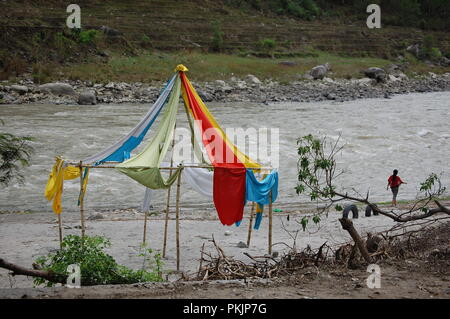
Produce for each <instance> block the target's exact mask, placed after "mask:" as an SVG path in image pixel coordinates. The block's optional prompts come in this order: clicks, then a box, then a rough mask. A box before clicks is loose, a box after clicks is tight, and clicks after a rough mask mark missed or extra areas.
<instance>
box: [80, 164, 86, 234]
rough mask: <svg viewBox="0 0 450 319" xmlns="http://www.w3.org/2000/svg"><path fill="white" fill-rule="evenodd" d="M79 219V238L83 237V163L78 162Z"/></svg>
mask: <svg viewBox="0 0 450 319" xmlns="http://www.w3.org/2000/svg"><path fill="white" fill-rule="evenodd" d="M80 219H81V237H84V234H85V227H84V181H83V163H82V162H81V161H80Z"/></svg>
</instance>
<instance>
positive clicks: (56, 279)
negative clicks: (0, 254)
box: [0, 258, 67, 285]
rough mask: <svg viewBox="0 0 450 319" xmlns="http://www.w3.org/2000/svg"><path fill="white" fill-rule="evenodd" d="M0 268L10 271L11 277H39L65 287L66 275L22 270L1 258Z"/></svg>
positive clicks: (22, 268) (36, 270) (37, 270)
mask: <svg viewBox="0 0 450 319" xmlns="http://www.w3.org/2000/svg"><path fill="white" fill-rule="evenodd" d="M0 268H5V269H8V270H10V271H11V272H12V273H11V275H13V276H17V275H23V276H30V277H39V278H44V279H46V280H48V281H50V282H53V283H60V284H63V285H65V284H66V283H67V275H62V274H57V273H55V272H53V271H46V270H40V269H28V268H24V267H22V266H19V265H15V264H13V263H10V262H8V261H6V260H4V259H3V258H0Z"/></svg>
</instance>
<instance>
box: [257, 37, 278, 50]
mask: <svg viewBox="0 0 450 319" xmlns="http://www.w3.org/2000/svg"><path fill="white" fill-rule="evenodd" d="M259 46H260V47H261V48H262V49H264V50H273V49H275V48H276V47H277V41H275V40H274V39H262V40H261V41H259Z"/></svg>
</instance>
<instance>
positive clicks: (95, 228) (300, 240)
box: [0, 210, 394, 288]
mask: <svg viewBox="0 0 450 319" xmlns="http://www.w3.org/2000/svg"><path fill="white" fill-rule="evenodd" d="M287 214H289V215H290V221H289V222H288V221H287ZM296 214H298V212H297V213H296V212H287V211H284V212H282V213H274V218H273V222H274V224H273V243H274V244H275V245H274V247H273V250H274V251H277V252H279V253H283V252H286V251H287V250H288V249H289V248H288V247H287V246H286V245H285V244H287V245H290V246H292V245H293V239H292V238H291V236H290V234H289V233H288V232H287V231H285V230H284V229H283V228H286V229H287V230H290V231H295V230H298V229H299V228H300V225H299V224H297V223H296V222H295V219H296ZM88 215H89V213H88ZM103 215H104V216H105V217H104V219H100V220H88V221H87V222H86V225H87V230H86V232H87V234H89V235H102V236H106V237H108V238H110V239H111V242H112V246H111V248H110V249H109V250H108V252H109V253H110V254H111V255H112V256H113V257H114V258H116V260H117V261H118V262H119V263H121V264H124V265H126V266H129V267H132V268H136V269H138V268H139V267H141V266H142V257H138V254H139V251H140V245H141V242H142V235H143V222H144V220H143V219H144V218H143V214H141V213H139V212H137V211H135V210H121V211H110V212H106V213H103ZM338 216H339V215H338V214H337V213H335V214H330V216H329V217H328V218H324V219H323V220H322V222H321V223H320V227H316V226H313V225H311V228H310V233H308V232H302V231H301V232H299V233H298V237H297V247H298V248H301V249H302V248H305V247H306V246H307V245H311V247H312V248H317V247H319V246H320V245H322V244H323V243H324V242H327V243H328V244H329V245H338V244H340V243H343V242H346V241H349V240H350V237H349V235H348V234H347V233H346V232H345V231H344V230H342V228H341V226H340V224H339V222H338V218H337V217H338ZM170 218H171V220H170V223H169V238H168V246H167V256H166V257H167V258H166V259H164V267H163V269H164V272H166V273H170V272H172V271H174V270H176V249H175V220H174V214H172V213H171V216H170ZM248 222H249V221H248V219H244V221H243V223H242V224H241V226H240V227H236V226H232V227H225V226H222V224H221V223H220V222H219V220H218V219H217V217H216V216H215V212H213V211H202V212H184V213H183V211H182V219H181V222H180V234H181V269H180V270H181V271H183V272H187V273H190V272H194V271H196V270H197V269H198V265H199V258H200V250H201V247H202V245H203V243H206V244H205V247H206V248H205V250H206V251H212V252H214V250H213V249H212V244H211V243H210V242H209V239H211V236H212V235H213V236H214V238H215V240H216V241H217V243H218V244H219V245H220V246H221V247H222V248H223V249H224V251H225V253H226V254H228V255H230V256H234V257H235V258H237V259H242V260H244V261H247V262H250V260H249V258H248V257H246V256H245V255H244V254H243V253H244V252H247V253H249V254H250V255H252V256H262V255H264V254H266V253H267V248H268V218H267V217H265V218H264V219H263V222H262V224H261V228H260V229H259V230H257V231H253V232H252V239H251V244H250V247H249V248H238V247H237V244H238V243H239V242H240V241H242V242H247V233H248ZM354 222H355V226H356V227H357V228H358V230H359V231H360V232H361V234H365V233H366V232H369V231H370V232H376V231H382V230H385V229H388V228H390V227H392V226H393V225H394V223H393V222H392V221H391V220H390V219H388V218H386V217H383V216H372V217H370V218H367V217H360V218H359V219H356V220H354ZM63 225H64V235H67V234H79V233H80V230H79V229H77V228H75V226H77V227H78V225H79V215H78V214H77V213H75V212H73V213H64V215H63ZM283 225H284V226H283ZM163 230H164V218H163V214H160V215H158V216H152V217H151V218H150V221H149V224H148V230H147V231H148V244H149V246H150V247H151V248H152V249H154V250H162V246H163ZM291 235H294V234H293V233H291ZM278 243H285V244H278ZM58 247H59V241H58V228H57V224H56V219H55V216H54V215H53V214H52V213H31V214H30V213H4V214H0V251H1V252H2V258H4V259H6V260H8V261H10V262H13V263H16V264H19V265H22V266H25V267H31V264H32V262H33V261H34V260H35V259H36V257H38V256H41V255H46V254H47V253H48V252H50V251H53V250H55V249H58ZM169 279H170V278H169ZM11 285H12V287H32V280H31V279H30V278H26V277H16V278H14V279H13V281H12V282H11V281H10V277H9V276H8V275H7V271H6V270H0V288H9V287H11Z"/></svg>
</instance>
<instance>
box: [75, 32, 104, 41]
mask: <svg viewBox="0 0 450 319" xmlns="http://www.w3.org/2000/svg"><path fill="white" fill-rule="evenodd" d="M74 30H77V31H73V33H74V35H75V37H76V39H77V42H79V43H82V44H88V43H92V42H94V40H95V39H96V38H98V37H99V34H100V33H99V31H98V30H94V29H90V30H85V31H80V30H79V29H74Z"/></svg>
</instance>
